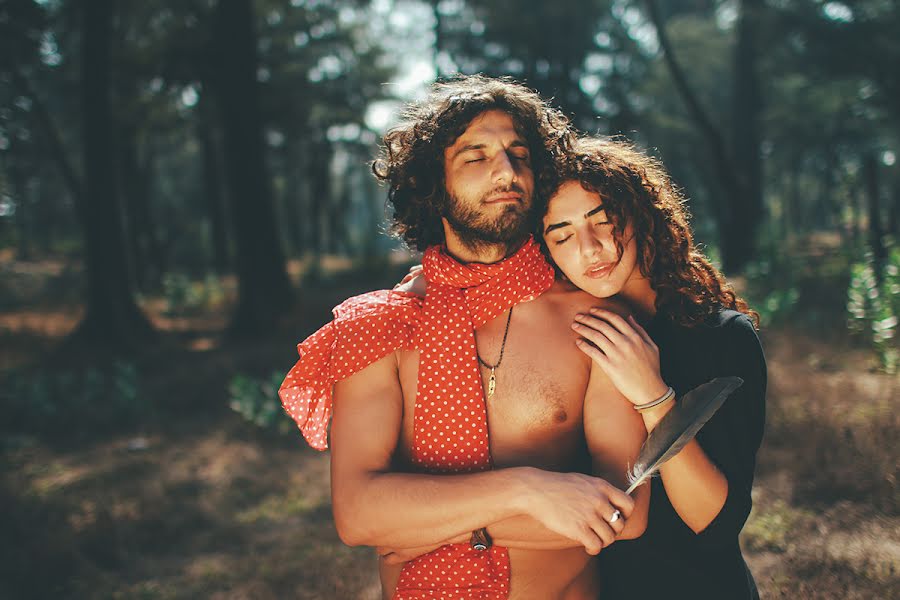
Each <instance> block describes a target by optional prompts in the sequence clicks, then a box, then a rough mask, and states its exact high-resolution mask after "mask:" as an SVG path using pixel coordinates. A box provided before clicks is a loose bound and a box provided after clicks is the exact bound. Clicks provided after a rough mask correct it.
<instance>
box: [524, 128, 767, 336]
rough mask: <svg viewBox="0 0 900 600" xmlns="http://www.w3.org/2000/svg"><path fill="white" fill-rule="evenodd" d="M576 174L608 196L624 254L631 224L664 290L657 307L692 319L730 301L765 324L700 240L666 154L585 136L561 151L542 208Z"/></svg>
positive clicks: (653, 279) (642, 261)
mask: <svg viewBox="0 0 900 600" xmlns="http://www.w3.org/2000/svg"><path fill="white" fill-rule="evenodd" d="M569 181H577V182H579V183H580V184H581V186H582V187H584V188H585V189H586V190H589V191H592V192H596V193H598V194H600V196H601V197H602V198H603V206H604V208H605V211H606V215H607V218H608V219H609V220H610V221H611V222H612V223H613V232H614V239H615V244H616V248H617V250H618V255H619V256H622V250H623V245H624V244H623V237H624V234H625V227H626V226H627V225H629V224H630V225H631V227H632V231H633V235H634V238H635V242H636V243H637V254H638V264H639V265H640V269H641V273H642V274H643V275H644V276H645V277H647V278H649V279H650V285H651V286H652V287H653V289H654V290H655V291H656V293H657V297H656V308H657V310H659V311H662V312H664V313H665V314H667V315H669V316H670V317H671V318H672V319H674V320H675V321H676V322H679V323H681V324H683V325H689V326H690V325H696V324H699V323H702V322H703V321H705V320H706V319H707V318H709V317H710V316H712V315H713V314H715V313H716V312H717V311H718V310H720V309H722V308H730V309H734V310H737V311H740V312H742V313H745V314H748V315H749V316H750V318H751V319H752V320H753V322H754V325H756V326H757V327H758V326H759V315H758V314H757V313H756V312H754V311H752V310H750V307H749V306H748V305H747V302H746V301H744V300H743V299H742V298H740V297H738V296H737V294H736V293H735V292H734V290H733V289H732V287H731V285H729V284H728V283H727V282H726V281H725V278H724V277H723V276H722V274H721V273H720V272H719V271H718V270H717V269H716V268H715V267H714V266H713V265H712V264H711V263H710V261H709V259H708V258H706V256H704V255H703V253H702V252H700V251H699V250H698V249H697V247H696V246H695V245H694V239H693V235H692V233H691V229H690V226H689V224H688V220H689V214H688V211H687V208H686V206H685V203H686V200H685V198H684V196H683V195H682V194H681V192H680V191H679V190H678V189H676V188H675V186H674V185H673V184H672V181H671V179H670V178H669V175H668V174H667V173H666V171H665V168H664V167H663V166H662V164H661V163H660V162H659V161H658V160H656V159H654V158H652V157H650V156H647V155H646V154H644V153H643V152H640V151H638V150H637V149H635V147H634V146H633V145H632V144H631V143H629V142H626V141H623V140H619V139H611V138H603V137H580V138H578V139H577V140H575V142H574V147H573V150H572V152H570V153H569V154H567V155H565V156H562V157H560V159H559V160H558V162H557V170H556V176H555V177H554V178H553V179H548V180H547V182H546V184H547V185H546V187H544V188H543V189H542V190H541V193H539V194H538V195H537V196H538V199H539V200H541V202H542V204H539V205H538V206H537V208H538V210H539V211H541V213H540V214H545V213H546V209H547V204H546V203H547V201H548V199H549V198H551V197H552V196H553V194H554V193H556V191H557V190H559V188H560V186H562V184H564V183H566V182H569ZM544 249H545V251H546V246H544ZM548 255H549V254H548Z"/></svg>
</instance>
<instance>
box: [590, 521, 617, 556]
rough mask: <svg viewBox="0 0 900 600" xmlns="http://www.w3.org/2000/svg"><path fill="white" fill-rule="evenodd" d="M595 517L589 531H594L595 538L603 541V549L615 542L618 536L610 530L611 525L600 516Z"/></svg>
mask: <svg viewBox="0 0 900 600" xmlns="http://www.w3.org/2000/svg"><path fill="white" fill-rule="evenodd" d="M595 516H596V518H595V519H592V520H591V529H593V530H594V533H595V534H596V535H597V537H599V538H600V539H601V540H603V547H604V548H605V547H607V546H609V545H610V544H612V543H613V542H614V541H616V536H617V535H618V534H617V533H616V532H615V530H614V529H613V528H612V525H610V524H609V523H608V522H607V521H606V519H604V518H603V517H602V516H601V515H600V514H597V515H595Z"/></svg>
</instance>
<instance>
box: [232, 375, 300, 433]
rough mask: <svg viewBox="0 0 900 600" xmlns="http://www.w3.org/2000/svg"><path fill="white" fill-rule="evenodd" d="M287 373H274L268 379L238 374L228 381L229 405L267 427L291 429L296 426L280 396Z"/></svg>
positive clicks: (280, 430)
mask: <svg viewBox="0 0 900 600" xmlns="http://www.w3.org/2000/svg"><path fill="white" fill-rule="evenodd" d="M283 379H284V374H283V373H278V372H276V373H272V375H271V376H270V377H269V378H268V379H259V378H254V377H250V376H248V375H243V374H238V375H235V376H234V377H233V378H232V379H231V381H230V382H229V384H228V406H229V407H230V408H231V410H233V411H235V412H236V413H238V414H239V415H241V417H243V418H244V419H245V420H246V421H248V422H249V423H252V424H253V425H256V426H257V427H261V428H263V429H273V430H276V431H278V432H279V433H288V432H290V431H291V430H292V429H293V427H292V422H291V420H290V417H288V416H287V414H285V412H284V409H282V407H281V400H280V399H279V398H278V388H279V387H280V386H281V381H282V380H283Z"/></svg>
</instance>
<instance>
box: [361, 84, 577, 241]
mask: <svg viewBox="0 0 900 600" xmlns="http://www.w3.org/2000/svg"><path fill="white" fill-rule="evenodd" d="M489 110H502V111H503V112H506V113H508V114H509V115H510V116H511V117H512V120H513V125H514V127H515V129H516V131H517V132H518V133H519V135H521V136H522V137H523V138H524V139H525V143H526V144H527V145H528V148H529V151H530V154H531V168H532V171H533V173H534V176H535V187H536V188H539V187H540V186H541V185H543V183H542V182H543V181H544V180H545V179H547V178H548V177H552V172H553V168H554V166H553V165H554V160H555V158H556V157H558V156H560V155H561V154H562V153H564V152H566V151H568V150H569V148H570V145H571V140H572V139H573V134H572V129H571V126H570V123H569V120H568V119H567V118H566V117H565V116H564V115H563V114H562V113H561V112H559V111H557V110H555V109H553V108H551V107H550V106H549V105H548V104H547V103H546V102H544V101H543V100H542V99H541V97H540V96H539V95H538V94H537V93H536V92H534V91H532V90H530V89H528V88H526V87H525V86H523V85H521V84H519V83H516V82H514V81H513V80H511V79H509V78H490V77H485V76H483V75H469V76H459V77H456V78H453V79H450V80H448V81H443V82H438V83H435V84H434V85H433V86H432V88H431V92H430V94H429V95H428V97H427V98H426V99H425V100H423V101H421V102H417V103H413V104H411V105H409V106H408V107H407V109H406V110H405V111H404V113H403V115H402V121H401V123H400V124H399V125H397V126H396V127H394V128H392V129H391V130H390V131H388V133H387V134H385V136H384V140H383V145H382V148H381V152H380V155H379V156H378V158H377V159H376V160H375V162H374V163H373V164H372V172H373V173H374V174H375V177H376V178H378V180H379V181H383V182H386V183H387V184H388V186H389V190H388V201H389V202H390V203H391V205H392V206H393V209H394V214H393V220H394V224H393V227H392V229H393V232H394V233H395V234H397V235H398V236H400V237H401V238H403V240H404V241H405V242H406V243H407V245H409V246H410V247H411V248H414V249H416V250H420V251H421V250H425V248H427V247H428V246H433V245H436V244H442V243H443V242H444V229H443V225H442V224H441V216H442V215H443V213H444V207H445V204H446V199H447V193H446V186H445V180H444V150H445V149H447V148H449V147H450V146H452V145H453V143H454V142H455V141H456V139H457V138H458V137H459V136H460V135H462V134H463V132H465V130H466V128H467V127H468V126H469V124H470V123H471V122H472V120H473V119H474V118H475V117H477V116H478V115H480V114H481V113H483V112H485V111H489Z"/></svg>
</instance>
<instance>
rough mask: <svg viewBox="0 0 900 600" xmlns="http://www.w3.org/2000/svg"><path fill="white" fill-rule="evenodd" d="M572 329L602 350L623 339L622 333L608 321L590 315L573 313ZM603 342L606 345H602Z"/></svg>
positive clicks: (618, 343) (615, 344)
mask: <svg viewBox="0 0 900 600" xmlns="http://www.w3.org/2000/svg"><path fill="white" fill-rule="evenodd" d="M572 329H574V330H575V331H577V332H578V333H580V334H581V335H582V336H584V337H585V338H586V339H588V340H590V341H591V342H593V343H595V344H597V346H598V347H599V348H600V349H601V350H603V351H604V352H606V351H607V350H608V349H612V347H613V346H618V345H620V344H621V343H622V342H623V341H624V340H623V338H622V334H621V333H619V332H618V331H617V330H616V329H615V328H614V327H612V326H611V325H610V324H609V323H606V322H605V321H603V320H601V319H598V318H596V317H592V316H590V315H582V314H578V315H575V323H573V324H572ZM603 344H606V345H607V347H604V345H603ZM610 345H611V346H610Z"/></svg>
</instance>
